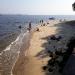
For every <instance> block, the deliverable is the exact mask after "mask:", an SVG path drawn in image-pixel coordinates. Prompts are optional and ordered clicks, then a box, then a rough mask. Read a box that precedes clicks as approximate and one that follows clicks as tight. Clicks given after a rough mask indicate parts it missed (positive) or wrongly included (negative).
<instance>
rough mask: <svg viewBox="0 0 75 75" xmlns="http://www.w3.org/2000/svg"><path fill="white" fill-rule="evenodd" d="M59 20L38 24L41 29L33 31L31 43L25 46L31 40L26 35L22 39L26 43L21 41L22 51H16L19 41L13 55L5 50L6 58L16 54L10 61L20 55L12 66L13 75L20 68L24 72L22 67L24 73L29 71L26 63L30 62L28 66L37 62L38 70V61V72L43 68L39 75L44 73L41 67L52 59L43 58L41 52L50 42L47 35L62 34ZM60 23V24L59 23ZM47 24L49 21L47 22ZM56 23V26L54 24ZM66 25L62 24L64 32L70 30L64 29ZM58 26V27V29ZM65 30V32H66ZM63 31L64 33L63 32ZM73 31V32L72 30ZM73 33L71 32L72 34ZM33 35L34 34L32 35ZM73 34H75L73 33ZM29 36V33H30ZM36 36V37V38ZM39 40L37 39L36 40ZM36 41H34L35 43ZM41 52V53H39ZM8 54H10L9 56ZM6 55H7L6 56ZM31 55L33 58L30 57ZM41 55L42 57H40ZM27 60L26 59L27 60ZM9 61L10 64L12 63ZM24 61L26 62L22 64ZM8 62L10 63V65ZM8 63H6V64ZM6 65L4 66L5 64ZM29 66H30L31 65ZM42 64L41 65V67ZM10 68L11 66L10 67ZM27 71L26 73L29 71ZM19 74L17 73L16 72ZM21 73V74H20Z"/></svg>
mask: <svg viewBox="0 0 75 75" xmlns="http://www.w3.org/2000/svg"><path fill="white" fill-rule="evenodd" d="M57 21H59V20H53V21H49V25H46V26H41V25H40V26H37V27H38V28H39V30H40V31H36V29H35V31H33V32H34V33H33V34H32V33H31V37H30V38H31V40H30V44H27V45H26V46H27V47H25V42H26V41H29V40H26V41H25V39H26V38H28V37H26V38H24V39H23V40H24V41H23V40H21V41H22V42H23V43H24V44H22V43H21V45H22V47H21V52H20V51H19V50H17V51H19V52H17V53H15V51H16V49H18V48H19V46H20V44H19V42H18V43H17V45H18V47H16V49H15V48H13V47H12V48H13V49H14V51H12V55H11V53H10V51H8V54H6V52H4V54H3V56H2V57H3V58H4V59H6V58H9V57H11V56H13V55H14V54H15V56H14V57H13V58H10V59H9V60H8V61H12V59H15V57H16V56H17V55H19V56H18V57H19V58H18V59H17V61H16V63H15V65H14V67H13V68H12V69H13V70H12V73H14V74H13V75H15V74H16V73H17V72H18V70H19V71H20V72H19V73H20V74H21V73H22V72H21V70H20V69H22V70H23V69H24V70H23V73H25V72H24V71H27V72H29V68H28V69H27V70H25V64H26V63H27V62H28V65H27V66H29V65H30V66H31V65H32V67H33V66H34V64H35V69H34V70H36V71H37V69H36V68H37V66H36V65H37V64H38V63H37V62H39V64H38V68H39V69H38V72H39V70H41V72H40V73H39V75H40V74H41V75H44V73H43V72H42V69H40V68H41V67H43V66H44V65H46V64H47V61H48V60H49V59H50V57H47V58H43V59H42V56H41V55H43V54H41V55H40V54H39V52H40V51H41V50H44V49H45V48H47V44H46V42H48V40H47V37H48V36H50V35H59V34H61V31H60V30H61V29H60V26H61V25H60V22H57ZM55 22H57V23H55ZM58 23H59V24H58ZM46 24H47V23H46ZM53 25H54V26H53ZM64 26H65V25H62V31H63V33H65V32H68V30H69V29H68V30H67V31H65V30H66V28H65V30H63V28H64ZM53 27H54V28H55V29H53ZM56 28H57V29H56ZM64 31H65V32H64ZM63 33H62V34H63ZM71 33H72V32H71ZM71 33H69V34H71ZM69 34H67V35H68V37H69V38H70V35H69ZM32 35H33V36H32ZM67 35H66V33H65V34H64V37H66V36H67ZM72 35H73V34H72ZM23 36H24V35H23ZM28 36H29V35H28ZM35 37H36V38H35ZM68 37H67V38H66V39H67V40H68V39H69V38H68ZM36 40H37V41H36ZM33 42H34V43H33ZM41 44H43V45H42V46H41ZM29 45H30V47H29V48H28V46H29ZM26 48H28V49H26ZM25 51H27V52H25ZM38 54H39V55H38ZM7 55H8V56H7ZM4 56H5V57H4ZM30 57H31V58H30ZM39 57H40V58H39ZM25 60H26V61H25ZM2 61H3V59H2ZM35 61H37V62H35ZM10 63H11V62H10ZM10 63H9V64H10ZM22 63H24V64H22ZM31 63H33V64H31ZM9 64H8V65H9ZM11 64H12V63H11ZM5 65H6V64H5ZM5 65H4V66H5ZM21 65H23V66H22V67H21V68H20V67H19V66H21ZM30 66H29V67H30ZM40 66H41V67H40ZM18 67H19V69H18ZM32 67H30V69H32ZM9 68H10V67H9ZM15 69H16V70H17V71H16V72H15ZM27 72H26V73H27ZM32 72H33V73H34V71H32ZM32 72H30V73H29V74H27V75H31V73H32ZM6 75H8V74H7V73H6ZM16 75H17V74H16ZM18 75H19V74H18ZM22 75H24V74H22Z"/></svg>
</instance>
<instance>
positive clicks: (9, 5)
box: [0, 0, 75, 15]
mask: <svg viewBox="0 0 75 75" xmlns="http://www.w3.org/2000/svg"><path fill="white" fill-rule="evenodd" d="M74 2H75V0H0V13H1V14H27V15H75V12H74V11H73V10H72V4H73V3H74Z"/></svg>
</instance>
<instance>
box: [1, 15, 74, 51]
mask: <svg viewBox="0 0 75 75" xmlns="http://www.w3.org/2000/svg"><path fill="white" fill-rule="evenodd" d="M50 17H54V18H56V19H62V20H64V19H67V20H75V16H74V15H0V52H2V51H3V50H4V49H5V48H8V47H7V46H9V45H10V44H11V42H13V41H15V40H16V38H17V36H19V35H20V33H22V31H23V30H26V28H27V26H28V23H29V22H30V21H31V22H32V25H34V26H36V25H37V24H38V23H39V22H40V20H41V19H43V20H44V21H46V20H48V19H49V18H50ZM19 26H21V27H22V28H21V29H20V28H19Z"/></svg>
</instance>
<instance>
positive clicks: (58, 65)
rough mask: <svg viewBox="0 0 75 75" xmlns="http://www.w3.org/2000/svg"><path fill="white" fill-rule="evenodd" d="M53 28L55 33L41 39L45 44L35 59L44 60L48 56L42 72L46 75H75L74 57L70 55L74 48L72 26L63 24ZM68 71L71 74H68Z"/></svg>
mask: <svg viewBox="0 0 75 75" xmlns="http://www.w3.org/2000/svg"><path fill="white" fill-rule="evenodd" d="M54 27H57V30H56V32H57V33H56V34H54V35H50V36H47V37H44V38H41V39H42V40H46V41H47V42H46V43H44V44H42V47H43V48H44V50H42V51H41V52H39V53H38V54H37V55H36V57H39V58H45V57H47V56H49V57H50V58H51V59H50V60H49V61H48V64H47V65H45V66H43V70H45V72H46V75H50V74H52V75H75V73H74V70H75V68H74V67H75V65H74V62H75V61H74V60H75V55H71V54H72V52H73V49H74V47H75V29H74V26H71V25H68V24H66V23H64V22H63V23H59V24H55V25H54ZM68 62H69V63H68ZM67 64H68V65H67ZM71 64H72V65H71ZM65 66H66V67H65ZM73 66H74V67H73ZM70 67H73V69H70V70H69V69H67V68H70ZM71 70H72V71H71ZM69 71H70V72H72V73H73V74H72V73H70V74H69ZM67 72H68V73H67Z"/></svg>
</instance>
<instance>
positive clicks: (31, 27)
mask: <svg viewBox="0 0 75 75" xmlns="http://www.w3.org/2000/svg"><path fill="white" fill-rule="evenodd" d="M31 28H32V27H31V22H29V32H30V30H31Z"/></svg>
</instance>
